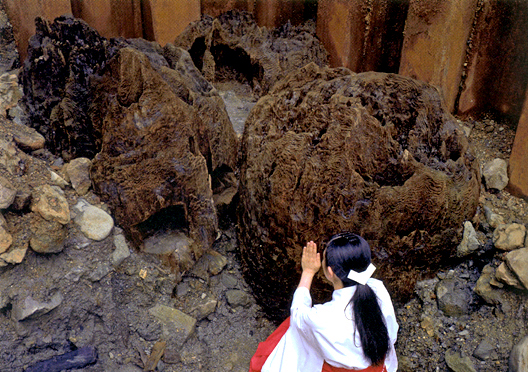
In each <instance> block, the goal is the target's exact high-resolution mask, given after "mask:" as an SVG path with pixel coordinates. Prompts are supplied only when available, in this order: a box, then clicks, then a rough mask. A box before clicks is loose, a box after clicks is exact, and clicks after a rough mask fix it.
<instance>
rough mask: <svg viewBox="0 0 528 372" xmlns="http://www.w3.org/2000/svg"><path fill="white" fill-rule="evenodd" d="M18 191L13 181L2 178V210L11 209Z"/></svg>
mask: <svg viewBox="0 0 528 372" xmlns="http://www.w3.org/2000/svg"><path fill="white" fill-rule="evenodd" d="M16 193H17V189H16V188H15V186H13V184H12V183H11V181H9V180H8V179H7V178H5V177H2V176H0V209H6V208H9V206H10V205H11V204H12V203H13V201H14V200H15V196H16Z"/></svg>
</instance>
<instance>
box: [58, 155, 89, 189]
mask: <svg viewBox="0 0 528 372" xmlns="http://www.w3.org/2000/svg"><path fill="white" fill-rule="evenodd" d="M91 166H92V161H91V160H90V159H88V158H76V159H73V160H72V161H70V162H69V163H68V164H66V165H64V169H63V170H64V173H65V174H66V175H67V177H68V179H69V181H70V182H71V184H72V187H73V188H74V190H75V191H77V193H78V194H79V195H85V194H86V193H87V192H88V190H89V189H90V187H91V186H92V181H91V180H90V167H91Z"/></svg>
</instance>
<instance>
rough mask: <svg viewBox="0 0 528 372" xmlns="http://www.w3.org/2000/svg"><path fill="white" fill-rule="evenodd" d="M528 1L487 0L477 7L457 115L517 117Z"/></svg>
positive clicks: (527, 72)
mask: <svg viewBox="0 0 528 372" xmlns="http://www.w3.org/2000/svg"><path fill="white" fill-rule="evenodd" d="M527 33H528V2H526V1H500V2H498V1H490V0H486V1H483V2H482V6H481V7H479V8H478V12H477V17H476V22H475V27H474V31H473V35H472V37H471V39H470V42H469V44H468V46H469V53H468V59H467V63H468V66H467V71H466V78H465V82H464V86H463V89H462V91H461V93H460V99H459V102H458V114H459V115H461V116H464V117H473V118H475V119H479V118H480V117H481V116H482V115H483V114H488V113H493V114H497V115H498V116H499V117H503V118H506V119H508V120H509V121H510V122H511V123H516V122H517V121H518V120H519V116H520V115H521V111H522V108H523V102H524V101H525V98H524V97H525V96H524V91H525V89H526V86H527V84H528V38H526V35H527Z"/></svg>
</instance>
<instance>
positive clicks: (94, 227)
mask: <svg viewBox="0 0 528 372" xmlns="http://www.w3.org/2000/svg"><path fill="white" fill-rule="evenodd" d="M74 209H75V211H76V212H77V213H78V214H77V216H76V217H75V219H74V221H75V223H76V224H77V225H78V226H79V228H80V230H81V231H82V232H83V234H84V235H86V237H87V238H89V239H92V240H96V241H100V240H103V239H104V238H106V237H107V236H108V235H109V234H110V232H111V231H112V228H113V227H114V220H113V218H112V216H110V215H109V214H108V213H106V212H105V211H103V210H102V209H100V208H97V207H95V206H93V205H91V204H88V203H87V202H86V201H84V200H82V199H81V200H79V202H78V203H77V204H76V205H75V206H74Z"/></svg>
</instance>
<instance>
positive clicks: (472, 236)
mask: <svg viewBox="0 0 528 372" xmlns="http://www.w3.org/2000/svg"><path fill="white" fill-rule="evenodd" d="M479 247H480V242H479V241H478V239H477V232H476V231H475V228H474V227H473V224H472V223H471V222H469V221H466V222H464V234H463V236H462V241H461V242H460V244H459V245H458V247H457V256H459V257H464V256H467V255H468V254H471V253H473V252H474V251H476V250H477V249H478V248H479Z"/></svg>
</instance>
